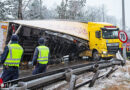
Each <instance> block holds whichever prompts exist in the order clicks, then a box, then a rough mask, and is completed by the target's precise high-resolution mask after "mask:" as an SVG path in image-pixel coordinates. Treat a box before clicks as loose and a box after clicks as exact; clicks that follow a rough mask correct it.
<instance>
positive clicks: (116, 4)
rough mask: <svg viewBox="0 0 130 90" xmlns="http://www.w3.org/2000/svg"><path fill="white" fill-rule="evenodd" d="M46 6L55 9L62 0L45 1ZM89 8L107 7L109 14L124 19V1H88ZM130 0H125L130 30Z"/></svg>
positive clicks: (127, 22) (127, 24) (127, 23)
mask: <svg viewBox="0 0 130 90" xmlns="http://www.w3.org/2000/svg"><path fill="white" fill-rule="evenodd" d="M43 1H44V5H45V6H47V7H48V8H53V7H55V6H56V5H59V4H60V2H61V1H62V0H43ZM86 1H87V5H89V6H97V7H98V6H101V5H103V4H104V5H105V6H106V8H107V10H108V14H109V15H112V16H115V17H116V18H117V19H118V20H121V17H122V7H121V6H122V0H86ZM129 9H130V0H125V12H126V26H128V27H129V28H130V11H129Z"/></svg>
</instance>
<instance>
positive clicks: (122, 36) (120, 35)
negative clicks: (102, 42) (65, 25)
mask: <svg viewBox="0 0 130 90" xmlns="http://www.w3.org/2000/svg"><path fill="white" fill-rule="evenodd" d="M118 38H119V39H120V41H121V42H122V43H126V42H127V40H128V36H127V34H126V32H124V31H119V32H118Z"/></svg>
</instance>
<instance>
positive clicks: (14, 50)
mask: <svg viewBox="0 0 130 90" xmlns="http://www.w3.org/2000/svg"><path fill="white" fill-rule="evenodd" d="M22 55H23V48H22V47H21V46H20V45H19V44H18V36H17V35H12V36H11V44H8V45H7V46H6V47H5V49H4V52H3V54H2V56H1V63H2V64H3V73H2V76H1V78H2V79H3V82H6V81H9V80H13V79H17V78H18V77H19V64H20V61H21V58H22Z"/></svg>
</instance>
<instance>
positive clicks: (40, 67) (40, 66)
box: [32, 64, 47, 75]
mask: <svg viewBox="0 0 130 90" xmlns="http://www.w3.org/2000/svg"><path fill="white" fill-rule="evenodd" d="M46 67H47V65H46V64H37V65H36V67H35V69H34V71H33V73H32V74H33V75H35V74H39V73H43V72H46Z"/></svg>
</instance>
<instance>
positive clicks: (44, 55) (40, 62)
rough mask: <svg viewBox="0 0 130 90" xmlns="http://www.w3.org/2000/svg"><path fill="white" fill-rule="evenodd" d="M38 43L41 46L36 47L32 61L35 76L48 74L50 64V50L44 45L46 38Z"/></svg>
mask: <svg viewBox="0 0 130 90" xmlns="http://www.w3.org/2000/svg"><path fill="white" fill-rule="evenodd" d="M38 43H39V46H37V47H36V49H35V52H34V56H33V60H32V64H33V66H34V70H33V72H32V74H33V75H35V74H39V73H43V72H46V68H47V64H48V57H49V48H48V47H47V46H45V45H44V38H40V39H39V41H38Z"/></svg>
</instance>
